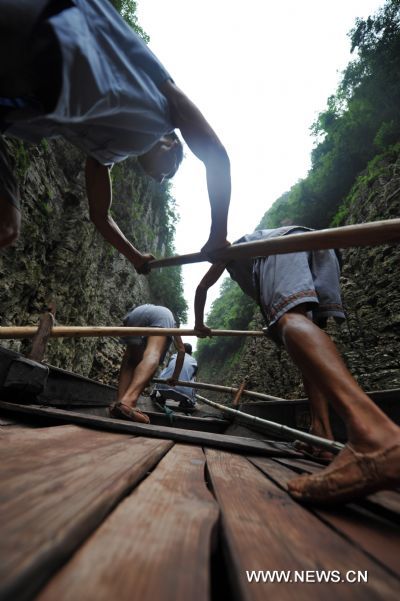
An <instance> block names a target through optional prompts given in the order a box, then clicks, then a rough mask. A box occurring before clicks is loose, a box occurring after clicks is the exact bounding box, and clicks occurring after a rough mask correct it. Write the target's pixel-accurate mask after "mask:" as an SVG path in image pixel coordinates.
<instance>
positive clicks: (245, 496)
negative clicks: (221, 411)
mask: <svg viewBox="0 0 400 601" xmlns="http://www.w3.org/2000/svg"><path fill="white" fill-rule="evenodd" d="M206 458H207V467H208V472H209V475H210V478H211V484H212V487H213V491H214V493H215V495H216V498H217V501H218V503H219V506H220V509H221V512H222V527H223V532H224V536H225V539H226V551H227V560H228V570H229V573H230V574H231V575H232V578H233V579H234V588H235V589H237V590H238V591H239V592H240V595H239V597H240V599H241V601H250V600H251V601H261V600H262V601H265V599H266V598H270V599H273V598H276V599H279V601H286V600H290V601H292V599H293V598H296V599H300V600H309V599H313V601H314V600H315V601H318V600H321V601H322V600H323V601H327V600H329V601H330V600H332V601H334V600H335V601H337V599H338V598H340V599H348V600H351V601H356V600H360V601H365V600H366V599H368V600H372V599H374V600H378V599H380V600H381V599H385V600H387V601H388V600H389V599H390V600H392V599H393V600H394V599H397V598H398V580H397V579H396V578H394V577H393V576H391V575H390V574H389V573H388V572H387V571H386V570H384V569H383V568H382V567H381V566H379V565H377V564H376V563H375V562H373V561H372V560H371V559H370V558H369V557H368V556H367V555H365V554H364V553H362V552H361V551H360V550H359V549H358V548H357V547H355V546H354V545H352V544H350V543H349V542H348V541H347V540H345V539H344V538H343V537H342V536H340V535H339V534H337V533H336V532H335V531H333V530H332V529H330V528H329V527H328V526H327V525H326V524H324V523H323V522H321V520H320V519H319V518H317V517H316V516H315V515H313V514H312V513H311V512H309V511H308V510H306V509H305V508H303V507H302V506H301V505H299V504H298V503H296V502H295V501H293V500H292V499H291V497H290V496H289V495H288V494H287V493H286V492H285V491H284V490H282V489H281V488H279V487H278V486H277V485H276V484H275V483H273V482H272V481H271V480H270V479H268V478H266V477H265V475H263V473H262V472H261V471H260V470H259V469H257V468H256V467H255V466H254V465H252V464H251V463H250V462H249V461H248V460H247V459H246V458H245V457H240V456H238V455H233V454H229V453H224V452H221V451H215V450H207V451H206ZM246 570H248V571H251V570H255V571H258V570H264V571H265V570H270V571H271V570H279V571H281V570H283V571H284V572H285V573H286V574H287V572H288V570H290V571H291V574H290V576H291V577H292V579H293V578H295V571H296V570H297V572H306V571H307V570H308V571H311V574H312V575H314V577H315V573H316V571H318V573H320V572H321V570H325V571H328V570H331V571H332V570H338V571H339V572H340V575H341V578H342V579H344V580H345V575H346V574H347V572H348V570H355V571H357V570H360V571H362V572H365V570H367V571H368V583H357V584H351V585H350V583H348V582H337V583H334V582H327V583H326V582H319V583H318V582H313V583H310V582H308V583H307V582H304V583H302V584H301V585H300V584H298V585H297V586H296V585H295V587H294V586H293V583H290V582H287V583H286V582H276V581H275V582H268V583H265V584H263V583H257V582H254V581H253V582H248V580H247V578H246ZM309 573H310V572H309Z"/></svg>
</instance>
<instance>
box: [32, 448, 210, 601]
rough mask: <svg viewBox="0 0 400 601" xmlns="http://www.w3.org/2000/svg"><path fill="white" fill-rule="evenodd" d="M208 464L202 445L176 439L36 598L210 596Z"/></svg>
mask: <svg viewBox="0 0 400 601" xmlns="http://www.w3.org/2000/svg"><path fill="white" fill-rule="evenodd" d="M204 466H205V457H204V453H203V451H202V450H201V449H199V448H197V447H191V446H183V445H175V446H174V448H173V449H172V450H171V451H169V453H168V454H167V455H166V456H165V457H164V459H163V460H162V461H161V462H160V463H159V465H158V466H157V469H156V470H155V471H154V472H153V473H152V474H151V475H150V476H149V477H148V478H147V479H146V480H145V481H144V482H142V483H141V484H140V485H139V487H138V488H137V489H135V491H134V492H133V493H132V494H131V495H130V496H129V497H128V498H126V499H125V500H124V501H123V502H122V503H121V504H120V505H119V506H118V508H117V509H116V510H115V511H114V512H113V514H112V515H111V516H109V517H108V518H107V520H105V522H104V523H103V524H102V526H101V527H100V528H99V529H98V530H97V531H96V533H95V534H94V535H93V536H92V537H91V538H90V539H89V540H88V541H87V542H86V543H85V545H84V546H83V547H82V548H81V549H80V550H79V552H78V553H77V554H76V555H74V557H73V559H72V560H71V561H70V562H69V563H68V564H67V565H66V566H65V568H64V569H63V570H61V572H60V573H59V574H58V575H57V576H56V577H55V578H54V579H53V580H52V581H51V582H50V583H49V585H48V586H47V587H46V588H45V589H44V590H43V591H42V593H41V594H40V595H39V596H38V598H37V601H54V599H57V600H58V601H76V600H77V599H82V598H83V596H84V599H85V601H111V600H118V601H133V600H134V599H138V600H139V599H140V601H188V600H190V601H207V599H209V598H210V597H209V589H210V581H209V580H210V578H209V568H210V550H211V537H212V532H213V529H214V527H215V525H216V522H217V518H218V507H217V504H216V503H215V500H214V498H213V497H212V495H211V493H210V492H209V491H208V489H207V486H206V483H205V479H204ZM83 591H84V593H83Z"/></svg>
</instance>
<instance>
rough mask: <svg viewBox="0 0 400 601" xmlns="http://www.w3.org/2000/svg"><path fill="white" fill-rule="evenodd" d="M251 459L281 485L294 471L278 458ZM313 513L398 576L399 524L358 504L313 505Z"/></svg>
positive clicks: (294, 475)
mask: <svg viewBox="0 0 400 601" xmlns="http://www.w3.org/2000/svg"><path fill="white" fill-rule="evenodd" d="M251 461H252V463H254V465H256V466H258V467H259V468H260V469H261V470H262V471H263V472H264V473H265V474H267V475H268V476H270V477H272V478H273V479H274V480H275V481H276V482H277V483H278V484H280V485H281V486H283V487H286V484H287V482H288V481H289V480H291V479H292V478H294V477H296V475H297V474H295V473H294V472H293V471H292V470H291V469H289V468H288V467H286V466H284V465H281V463H280V462H278V461H270V460H267V461H265V460H264V458H262V457H260V458H258V457H257V458H254V459H252V460H251ZM313 513H315V514H316V515H317V516H319V517H320V518H321V519H323V520H324V522H326V523H327V524H329V525H331V526H332V527H333V528H335V530H337V531H338V532H340V533H342V534H344V535H345V536H346V537H348V539H349V540H351V541H353V542H354V543H355V544H356V545H357V546H358V547H360V548H361V549H363V550H364V551H366V552H367V553H369V554H370V555H371V556H372V557H374V559H376V560H377V561H379V562H380V563H381V564H382V565H383V566H385V567H386V568H389V569H390V570H391V571H392V572H393V573H394V574H396V575H397V576H399V577H400V560H399V550H400V527H399V526H398V525H397V524H393V522H390V521H388V520H385V519H382V518H381V517H380V516H377V515H375V514H374V513H372V512H370V511H366V510H365V509H363V508H362V507H360V506H359V504H349V505H347V506H340V505H339V506H338V507H337V508H335V509H329V510H328V509H319V508H318V507H314V508H313Z"/></svg>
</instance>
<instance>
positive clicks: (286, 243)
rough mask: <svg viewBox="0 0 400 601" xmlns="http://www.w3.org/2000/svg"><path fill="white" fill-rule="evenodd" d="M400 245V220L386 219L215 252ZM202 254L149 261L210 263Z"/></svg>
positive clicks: (240, 254)
mask: <svg viewBox="0 0 400 601" xmlns="http://www.w3.org/2000/svg"><path fill="white" fill-rule="evenodd" d="M398 242H400V219H387V220H385V221H375V222H372V223H360V224H358V225H345V226H343V227H334V228H329V229H325V230H317V231H313V232H303V233H301V234H298V233H297V234H288V235H287V236H281V237H279V238H269V239H267V240H260V241H257V242H244V243H242V244H235V245H233V246H228V247H227V248H225V249H223V250H221V251H219V252H216V253H215V260H227V261H230V260H232V259H243V258H246V257H247V258H248V257H260V256H262V257H264V256H268V255H275V254H276V255H278V254H284V253H291V252H298V251H303V250H318V249H321V248H349V247H351V246H377V245H379V244H394V243H398ZM207 260H208V259H207V257H205V256H204V255H203V254H202V253H199V252H198V253H191V254H187V255H176V256H173V257H166V258H165V259H156V260H155V261H150V263H149V267H150V269H155V268H157V267H168V266H172V265H186V264H188V263H200V262H202V261H207Z"/></svg>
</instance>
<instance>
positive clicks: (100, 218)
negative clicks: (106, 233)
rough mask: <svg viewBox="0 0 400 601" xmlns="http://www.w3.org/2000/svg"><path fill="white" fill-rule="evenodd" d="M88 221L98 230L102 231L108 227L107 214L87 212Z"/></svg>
mask: <svg viewBox="0 0 400 601" xmlns="http://www.w3.org/2000/svg"><path fill="white" fill-rule="evenodd" d="M89 218H90V221H91V222H92V223H93V224H94V225H95V226H96V228H97V229H98V230H100V231H101V230H103V229H104V228H105V227H107V225H108V221H109V219H108V214H104V213H98V212H97V211H90V210H89Z"/></svg>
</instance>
